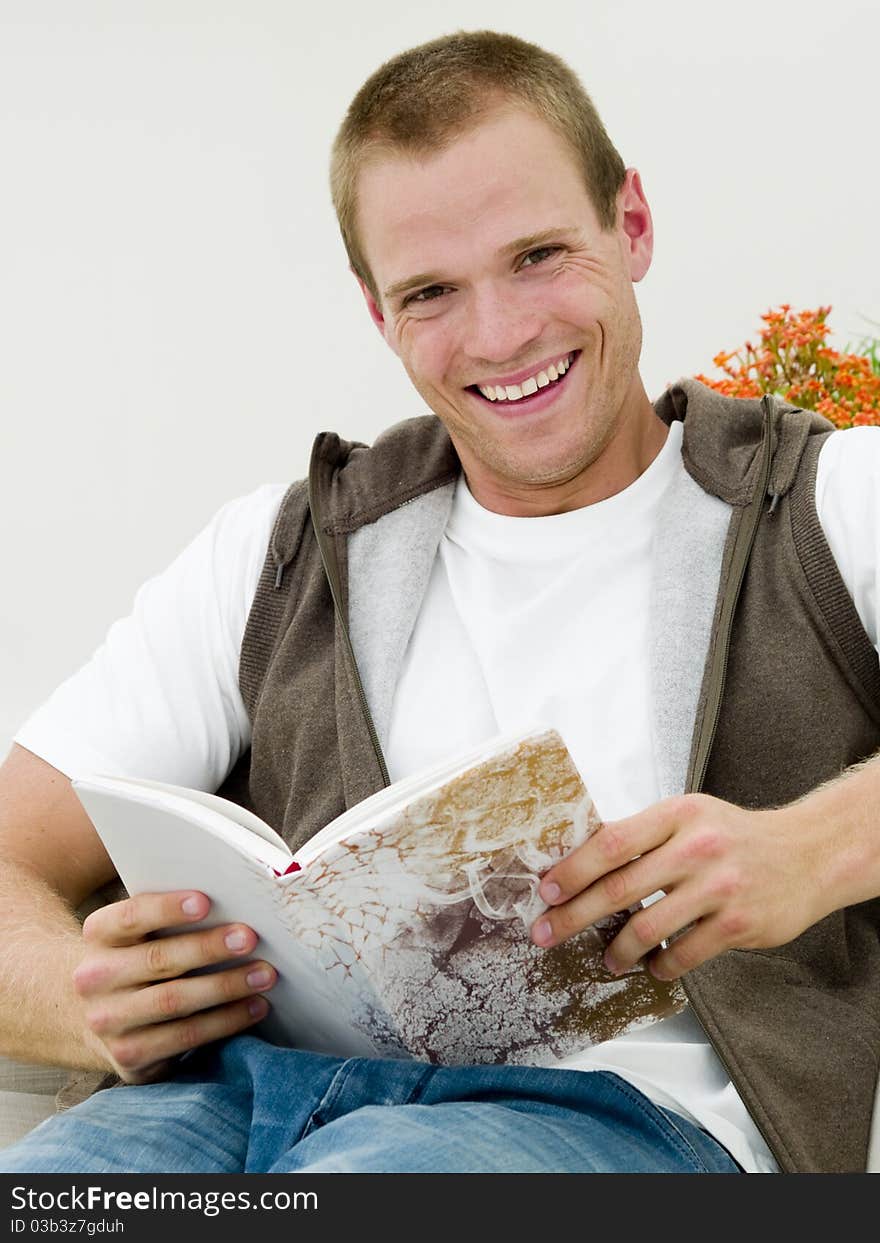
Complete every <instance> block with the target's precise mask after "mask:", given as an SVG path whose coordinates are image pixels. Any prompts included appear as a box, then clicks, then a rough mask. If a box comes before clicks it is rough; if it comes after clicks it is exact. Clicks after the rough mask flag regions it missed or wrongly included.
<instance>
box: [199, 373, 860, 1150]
mask: <svg viewBox="0 0 880 1243" xmlns="http://www.w3.org/2000/svg"><path fill="white" fill-rule="evenodd" d="M657 413H658V415H659V416H660V417H661V418H662V419H663V420H664V421H665V422H667V423H671V422H672V421H673V420H674V419H682V420H684V440H683V447H682V455H683V460H684V464H685V467H686V470H687V472H688V474H689V475H690V477H691V479H693V480H694V481H695V482H696V483H697V484H698V485H699V487H700V488H701V489H703V490H704V492H706V493H709V494H711V495H712V496H714V497H718V498H720V499H721V500H722V501H724V502H725V503H726V504H727V505H728V506H730V520H729V527H728V529H727V536H726V542H725V544H724V552H723V556H722V558H721V565H720V579H719V581H718V585H717V598H716V604H715V615H714V620H713V622H712V631H711V639H710V642H709V646H708V655H707V656H706V659H705V668H704V669H703V671H702V683H701V689H700V694H699V699H698V702H697V708H696V719H695V720H694V721H693V733H692V736H691V744H690V764H689V770H688V775H687V781H686V783H685V786H684V788H685V789H687V790H703V791H705V792H706V793H710V794H713V795H716V796H718V797H719V798H723V799H726V800H728V801H730V802H732V803H735V804H738V805H740V806H743V807H754V808H761V807H770V806H777V805H781V804H784V803H787V802H790V801H791V800H793V799H796V798H798V797H800V796H801V795H803V794H805V793H806V792H808V791H810V790H811V789H813V788H814V787H816V786H817V785H819V784H820V783H821V782H823V781H824V780H826V779H828V778H830V777H833V776H835V775H836V774H838V773H840V772H841V771H842V770H843V769H844V768H846V767H847V766H848V765H851V764H853V763H854V762H856V761H858V760H861V759H864V758H865V757H867V756H869V755H871V754H872V753H873V752H874V751H875V750H876V749H877V747H878V745H880V672H878V662H877V655H876V652H875V650H874V648H873V646H872V644H871V642H870V640H869V638H868V636H867V635H866V633H865V631H864V629H863V627H862V625H861V622H860V621H859V618H858V615H857V613H856V610H855V607H854V605H853V603H852V601H851V599H850V597H849V595H848V593H847V591H846V588H845V586H844V584H843V581H842V580H841V577H840V574H839V572H838V570H837V567H836V565H835V563H834V560H833V558H832V556H831V553H830V550H829V548H828V545H827V543H826V541H825V538H824V535H823V533H822V530H821V527H820V525H819V522H818V518H817V516H816V508H815V476H816V464H817V460H818V454H819V449H820V448H821V445H822V443H823V442H824V440H825V438H826V436H827V435H828V434H829V432H830V431H831V426H830V424H828V423H827V422H826V421H825V420H824V419H821V418H820V417H818V416H816V415H810V414H807V413H804V412H803V411H798V410H795V409H793V408H792V407H788V406H783V405H780V404H778V403H774V402H773V401H771V400H769V399H765V401H763V402H758V401H734V400H731V399H728V398H723V397H720V396H719V395H718V394H716V393H713V392H711V391H710V390H708V389H706V388H704V387H703V386H701V385H699V384H697V383H696V382H693V381H683V382H681V383H680V384H679V385H676V386H674V387H673V388H671V389H670V390H669V391H668V392H667V393H666V394H664V396H663V397H662V398H661V399H660V401H659V402H658V403H657ZM459 471H460V466H459V463H458V460H457V458H456V455H455V453H454V450H453V448H452V445H451V443H450V442H449V440H448V438H447V436H446V434H445V432H444V430H443V428H442V426H441V425H440V424H439V422H438V421H437V420H436V419H434V418H433V417H426V418H422V419H413V420H410V421H408V422H406V423H403V424H400V425H398V426H397V427H394V428H392V429H391V430H390V431H388V432H386V433H385V434H384V435H383V436H382V437H380V438H379V440H378V441H377V442H376V444H375V445H374V446H373V447H372V448H369V449H368V448H366V447H365V446H363V445H356V444H349V443H346V442H344V441H341V440H340V439H339V438H338V437H337V436H335V435H333V434H329V433H325V434H323V435H322V436H319V437H318V440H317V441H316V444H315V449H314V452H313V457H312V466H311V471H310V479H309V481H302V482H299V483H296V484H294V485H293V486H292V487H291V488H290V489H289V491H288V493H287V495H286V497H285V500H284V502H283V503H282V506H281V510H280V512H279V515H278V519H277V521H276V524H275V527H274V530H273V534H272V537H271V541H270V546H269V550H268V554H267V557H266V562H265V565H264V568H263V573H262V576H261V580H260V584H259V587H258V590H257V593H256V597H255V600H254V604H253V608H252V611H251V613H250V617H249V620H248V624H247V629H246V633H245V639H244V644H243V648H242V654H241V666H240V683H241V689H242V693H243V695H244V700H245V704H246V706H247V708H248V712H249V714H250V716H251V720H252V724H253V739H252V747H251V751H250V753H249V754H248V755H246V756H245V757H243V760H242V761H241V762H240V763H239V765H238V766H237V767H236V769H234V770H233V772H232V773H231V774H230V778H229V779H228V781H227V782H226V784H225V785H224V787H223V788H222V790H221V793H223V794H225V795H226V796H227V797H232V798H235V799H236V800H237V801H240V802H245V803H247V804H248V805H249V806H251V807H252V808H253V809H254V810H255V811H256V812H257V813H258V814H259V815H260V816H261V817H262V818H263V819H264V820H266V821H267V822H268V823H269V824H271V825H273V826H274V827H275V828H277V829H278V830H279V831H280V832H281V833H283V835H284V836H285V838H286V839H287V841H288V842H289V843H290V845H291V846H292V847H293V848H294V849H295V848H296V847H297V846H298V845H300V844H301V843H303V842H304V841H306V840H307V839H308V838H309V837H311V836H312V834H314V833H315V832H316V831H317V830H318V829H319V828H321V827H322V826H323V825H324V824H326V823H327V822H328V821H329V820H331V819H333V818H334V817H335V816H336V815H338V814H339V813H340V812H342V811H343V810H344V809H345V808H346V807H350V806H352V805H353V804H354V803H356V802H358V801H359V800H361V799H362V798H364V797H366V796H367V795H369V794H371V793H373V792H374V791H375V790H377V789H378V788H380V787H381V786H382V785H383V784H384V783H385V781H386V774H385V769H384V762H383V758H382V755H381V747H380V746H379V742H378V739H377V738H376V731H375V729H374V726H373V723H372V720H371V718H370V711H369V707H368V705H367V702H366V697H365V696H364V694H363V691H362V687H361V681H360V678H359V676H358V671H357V668H356V664H355V660H354V656H353V653H352V648H351V643H350V641H349V638H348V634H347V629H348V627H347V624H346V623H347V616H348V607H349V601H348V579H347V551H348V547H349V537H350V536H351V535H352V533H353V532H356V531H359V530H361V529H363V528H364V527H365V526H366V525H367V524H370V523H374V522H376V521H377V520H378V519H380V518H382V517H383V516H385V515H388V514H390V513H392V512H394V511H396V510H398V509H399V508H400V507H402V506H405V505H407V504H409V503H411V502H415V501H417V500H418V498H420V497H425V496H426V495H428V494H429V493H431V492H433V491H434V490H436V489H439V488H442V487H443V486H444V485H447V484H450V483H451V482H452V481H454V480H455V479H456V478H457V476H458V473H459ZM310 492H311V507H312V512H313V513H314V515H315V525H314V526H313V524H312V521H310V496H309V494H310ZM404 516H405V515H404ZM316 528H317V531H318V535H316ZM662 538H664V539H667V538H669V539H673V538H675V532H669V533H668V534H667V533H666V532H664V533H662ZM319 543H320V546H319ZM331 584H332V590H331ZM667 586H671V587H672V588H673V590H674V591H676V592H677V593H684V603H685V605H686V602H687V594H688V591H689V584H688V582H685V581H682V582H680V583H674V584H671V585H667ZM714 590H715V588H714V585H713V591H714ZM334 596H335V597H336V599H335V605H334V598H333V597H334ZM700 659H702V654H700ZM587 779H588V780H589V775H588V774H587ZM878 932H880V899H878V900H874V901H871V902H867V903H863V904H861V905H859V906H856V907H851V908H848V909H846V910H843V911H838V912H836V913H835V914H833V915H830V916H829V917H828V918H827V919H824V920H823V921H822V922H821V923H819V924H817V925H815V926H814V927H812V928H810V929H808V930H807V931H806V932H805V933H804V934H803V935H802V936H800V937H798V938H797V939H796V940H795V941H793V942H791V943H790V944H787V945H783V946H780V947H779V948H778V949H772V950H752V951H746V950H733V951H728V952H727V953H724V954H721V955H720V956H718V957H717V958H715V959H713V960H712V961H710V962H708V963H706V964H704V965H703V966H702V967H700V968H698V969H696V970H694V971H693V972H691V973H689V975H688V976H687V977H685V981H684V983H685V986H686V991H687V994H688V998H689V1001H690V1003H691V1006H692V1008H693V1011H694V1013H695V1014H696V1016H697V1017H698V1019H699V1021H700V1022H701V1024H702V1025H703V1027H704V1029H705V1031H706V1033H707V1035H708V1036H709V1039H710V1040H711V1042H712V1044H713V1046H714V1048H715V1050H716V1052H717V1053H718V1055H719V1057H720V1058H721V1060H722V1062H723V1063H724V1065H725V1066H726V1068H727V1070H728V1072H729V1074H730V1076H731V1078H732V1080H733V1082H734V1084H735V1085H736V1087H737V1089H738V1091H739V1092H740V1094H741V1096H742V1098H743V1100H744V1102H745V1104H746V1106H747V1107H748V1109H749V1111H750V1113H751V1114H752V1116H753V1118H754V1119H755V1121H756V1123H757V1125H758V1127H759V1128H760V1130H761V1132H762V1133H763V1135H764V1136H765V1138H766V1140H767V1142H768V1144H769V1146H770V1147H771V1149H772V1150H773V1152H774V1154H775V1156H776V1158H777V1160H778V1162H779V1164H780V1166H781V1168H782V1169H783V1170H787V1171H858V1170H863V1169H864V1167H865V1159H866V1151H867V1145H868V1135H869V1129H870V1123H871V1105H872V1100H873V1093H874V1090H875V1085H876V1082H877V1074H878V1060H880V937H878Z"/></svg>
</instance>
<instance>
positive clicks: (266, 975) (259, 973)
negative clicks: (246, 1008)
mask: <svg viewBox="0 0 880 1243" xmlns="http://www.w3.org/2000/svg"><path fill="white" fill-rule="evenodd" d="M244 978H245V982H246V983H247V986H248V988H266V987H267V985H269V984H271V983H272V972H271V971H267V970H266V968H265V967H258V968H257V969H256V971H249V972H248V974H247V975H246V976H245V977H244Z"/></svg>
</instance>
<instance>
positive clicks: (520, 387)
mask: <svg viewBox="0 0 880 1243" xmlns="http://www.w3.org/2000/svg"><path fill="white" fill-rule="evenodd" d="M570 366H571V355H567V356H566V357H565V358H560V359H558V360H557V362H556V364H555V366H554V364H553V363H551V364H550V366H549V367H548V368H547V370H546V371H539V372H538V374H537V375H532V376H529V378H528V379H527V380H523V382H522V384H508V385H501V384H487V385H482V384H478V385H477V388H478V389H479V391H480V392H481V393H482V394H483V396H484V397H485V398H486V399H487V400H488V401H519V400H520V399H521V398H523V397H531V395H532V393H536V392H537V391H538V389H539V388H546V387H547V385H548V384H551V383H552V382H553V381H554V380H558V379H559V378H560V376H564V375H565V373H566V371H568V369H569V367H570Z"/></svg>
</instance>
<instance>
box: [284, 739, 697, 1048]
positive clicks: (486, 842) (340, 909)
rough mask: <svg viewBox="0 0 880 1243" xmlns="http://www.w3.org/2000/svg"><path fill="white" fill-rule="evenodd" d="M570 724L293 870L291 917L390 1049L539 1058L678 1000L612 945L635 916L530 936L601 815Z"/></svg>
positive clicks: (350, 1009) (329, 981) (328, 994)
mask: <svg viewBox="0 0 880 1243" xmlns="http://www.w3.org/2000/svg"><path fill="white" fill-rule="evenodd" d="M600 823H601V822H600V820H599V817H598V815H597V812H596V809H595V807H594V806H593V802H592V800H591V798H590V796H589V794H588V793H587V791H586V789H585V788H584V784H583V781H582V780H581V777H580V774H579V773H578V771H577V769H576V768H575V766H574V763H573V761H572V759H571V756H570V755H569V752H568V750H567V749H566V747H565V744H564V743H563V741H562V739H561V738H560V737H559V735H558V734H557V733H556V732H555V731H553V730H548V731H545V732H544V733H541V734H536V735H534V736H533V737H531V738H528V739H526V740H525V741H521V742H519V743H516V744H513V745H511V746H510V747H509V748H508V749H506V750H504V751H502V752H500V753H498V754H496V755H494V756H492V758H491V759H489V760H486V761H484V762H482V763H480V764H478V765H476V766H475V767H473V768H471V769H469V770H468V771H467V772H465V773H463V774H461V775H460V776H458V777H456V778H454V779H452V780H451V781H448V782H447V783H445V784H444V785H443V786H442V787H441V788H440V789H438V790H434V791H432V792H430V793H429V794H426V795H424V796H422V797H420V798H417V799H416V800H414V801H413V802H411V803H410V804H409V806H408V807H407V808H406V809H405V810H403V811H400V810H398V811H397V812H395V813H394V814H390V815H389V816H388V819H387V821H386V822H385V823H383V824H381V825H379V826H375V825H374V826H373V827H372V828H370V829H368V830H364V831H362V832H359V833H357V834H356V835H355V836H354V837H352V838H349V839H348V841H346V842H342V843H339V844H338V845H336V846H334V847H332V848H331V849H329V850H328V851H326V852H325V853H324V854H323V855H322V856H321V857H319V858H318V859H316V860H314V862H312V863H311V864H309V865H307V866H306V868H305V870H304V871H303V872H301V873H298V874H295V875H293V876H289V877H284V878H283V879H282V881H281V883H280V884H279V885H278V886H277V887H276V889H275V899H276V902H278V903H279V904H280V909H279V910H278V911H277V914H278V916H279V918H280V919H281V920H282V921H283V922H284V924H285V925H286V926H287V927H288V928H289V929H290V931H291V933H292V934H293V935H294V936H295V937H296V939H297V941H298V943H299V944H300V945H302V946H304V947H305V946H308V947H309V948H310V949H311V950H312V951H313V953H314V954H315V957H316V961H317V963H318V964H319V966H320V968H321V969H322V972H323V976H324V978H323V980H322V985H321V988H320V992H321V994H323V997H324V999H326V1001H327V1002H328V1003H331V1002H332V999H333V998H334V996H335V997H336V998H337V999H338V1000H337V1004H338V1006H339V1008H340V1010H344V1011H346V1012H347V1014H346V1017H347V1018H348V1019H349V1021H351V1022H352V1023H353V1024H354V1025H355V1026H356V1027H357V1028H359V1029H360V1031H362V1032H363V1033H364V1034H365V1035H366V1036H367V1037H368V1039H369V1041H370V1043H371V1044H372V1045H373V1046H374V1048H375V1049H376V1052H377V1053H379V1054H381V1055H382V1056H389V1057H415V1058H419V1059H422V1060H425V1061H430V1062H436V1063H441V1064H457V1063H458V1064H460V1063H487V1062H502V1061H506V1062H511V1063H519V1064H522V1065H528V1064H531V1063H534V1062H538V1061H541V1060H542V1059H544V1058H546V1057H547V1056H548V1055H551V1056H554V1057H564V1056H566V1055H568V1054H570V1053H574V1052H577V1051H578V1050H580V1049H583V1048H585V1047H587V1045H589V1044H595V1043H598V1042H600V1041H604V1040H609V1039H611V1038H612V1037H614V1036H619V1035H621V1034H622V1033H623V1032H625V1031H629V1030H631V1029H633V1028H636V1027H640V1026H644V1025H646V1024H648V1023H651V1022H654V1021H656V1020H657V1019H660V1018H665V1017H667V1016H668V1015H670V1014H674V1013H676V1012H677V1011H679V1010H681V1009H682V1008H683V1006H684V1005H685V997H684V993H683V991H682V990H681V986H680V984H679V983H678V982H677V981H673V982H671V983H664V982H661V981H659V980H655V979H654V978H653V976H651V975H650V973H648V972H647V971H645V970H644V968H642V967H641V966H639V967H637V968H636V969H635V970H633V971H632V972H629V973H627V974H625V975H623V976H620V977H615V976H612V975H610V974H609V972H608V971H606V969H605V967H604V966H603V964H602V954H603V952H604V950H605V947H606V946H607V944H608V943H609V941H610V940H611V939H612V938H613V937H614V936H615V935H616V933H617V931H618V930H619V928H620V927H621V926H622V923H623V922H624V920H625V919H626V918H627V914H626V913H623V914H621V915H616V916H613V917H611V918H609V919H607V920H603V921H601V923H600V924H597V925H595V926H594V927H592V928H589V929H587V930H586V931H585V932H583V933H581V934H579V935H578V936H577V937H574V938H572V939H571V940H569V941H567V942H565V943H564V944H563V945H559V946H555V947H554V948H552V949H549V950H548V949H541V948H540V947H538V946H536V945H533V944H532V942H531V940H530V939H529V929H530V928H531V926H532V923H533V922H534V920H535V919H536V918H537V916H538V915H539V914H541V912H542V911H544V910H545V909H546V905H545V903H544V902H542V900H541V898H540V897H539V895H538V893H537V887H538V883H539V881H540V878H541V876H542V875H543V873H544V872H545V871H546V870H547V869H548V868H549V867H550V866H551V865H552V864H553V863H554V862H556V861H557V860H558V859H559V858H561V857H562V856H563V855H566V854H568V853H569V852H570V851H571V850H572V849H573V848H574V847H575V846H578V845H580V843H581V842H583V841H585V840H586V839H587V837H588V836H589V835H590V834H591V833H593V832H595V830H596V829H597V828H598V827H599V825H600Z"/></svg>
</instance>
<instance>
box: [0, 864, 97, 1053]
mask: <svg viewBox="0 0 880 1243" xmlns="http://www.w3.org/2000/svg"><path fill="white" fill-rule="evenodd" d="M0 946H2V949H0V1014H2V1019H0V1054H3V1055H4V1056H6V1057H12V1058H15V1059H17V1060H19V1061H25V1062H40V1063H44V1064H49V1065H58V1066H71V1067H84V1068H87V1069H102V1070H106V1069H109V1066H108V1063H107V1062H106V1061H105V1060H102V1059H101V1057H100V1056H99V1054H98V1052H97V1050H96V1048H94V1047H93V1046H92V1044H90V1043H89V1042H88V1039H87V1036H86V1029H85V1025H84V1022H83V1008H82V1002H81V1000H80V998H79V996H78V994H77V993H76V990H75V989H74V986H73V979H72V976H73V971H74V968H75V967H76V965H77V964H78V963H79V961H80V959H81V957H82V954H83V946H82V938H81V935H80V925H79V922H78V921H77V919H76V917H75V916H74V915H73V913H72V912H71V911H70V909H69V907H68V906H67V904H66V903H65V902H64V900H63V899H62V898H61V897H59V895H58V894H57V893H55V892H54V890H52V889H51V888H50V887H49V886H48V885H46V884H45V882H43V881H41V880H39V879H38V878H37V877H36V876H34V874H33V873H32V872H30V871H28V870H27V869H26V868H23V867H20V866H18V865H15V864H12V863H6V864H5V865H4V869H3V876H2V878H0Z"/></svg>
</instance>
